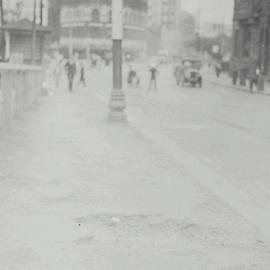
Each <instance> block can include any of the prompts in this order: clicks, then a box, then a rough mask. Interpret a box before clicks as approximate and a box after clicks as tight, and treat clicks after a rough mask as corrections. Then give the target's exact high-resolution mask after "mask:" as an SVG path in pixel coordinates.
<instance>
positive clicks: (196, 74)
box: [182, 59, 203, 87]
mask: <svg viewBox="0 0 270 270" xmlns="http://www.w3.org/2000/svg"><path fill="white" fill-rule="evenodd" d="M182 64H183V79H182V85H183V86H185V85H189V86H191V87H196V86H198V87H202V84H203V79H202V75H201V72H200V69H201V66H202V63H201V61H200V60H198V59H184V60H183V61H182Z"/></svg>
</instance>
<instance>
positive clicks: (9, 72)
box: [0, 63, 44, 131]
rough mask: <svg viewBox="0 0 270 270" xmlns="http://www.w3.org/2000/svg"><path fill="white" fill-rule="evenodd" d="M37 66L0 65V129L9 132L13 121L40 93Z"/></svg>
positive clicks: (39, 69) (40, 77)
mask: <svg viewBox="0 0 270 270" xmlns="http://www.w3.org/2000/svg"><path fill="white" fill-rule="evenodd" d="M43 81H44V72H43V69H42V68H41V67H39V66H29V65H14V64H4V63H1V64H0V129H1V130H4V131H9V130H11V129H12V127H13V120H14V118H15V117H17V116H20V115H21V114H22V113H23V110H24V109H26V108H28V107H29V106H31V105H32V104H33V103H34V102H35V100H36V99H37V97H38V95H39V94H40V93H41V91H42V85H43Z"/></svg>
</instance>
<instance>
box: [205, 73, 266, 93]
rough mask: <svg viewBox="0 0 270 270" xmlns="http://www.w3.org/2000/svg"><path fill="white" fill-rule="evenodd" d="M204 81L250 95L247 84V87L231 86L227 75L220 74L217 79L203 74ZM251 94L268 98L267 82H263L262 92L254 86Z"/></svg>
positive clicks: (212, 75) (230, 80) (213, 75)
mask: <svg viewBox="0 0 270 270" xmlns="http://www.w3.org/2000/svg"><path fill="white" fill-rule="evenodd" d="M205 80H206V81H207V82H211V83H212V84H214V85H218V86H223V87H226V88H229V89H233V90H238V91H242V92H245V93H248V94H249V93H250V89H249V85H248V84H249V83H248V82H247V86H240V85H232V79H231V78H230V77H229V76H228V75H227V74H221V75H220V77H219V78H216V76H215V74H209V73H206V74H205ZM252 94H258V95H264V96H270V84H269V82H265V89H264V90H263V91H260V90H257V88H256V86H255V85H254V88H253V92H252Z"/></svg>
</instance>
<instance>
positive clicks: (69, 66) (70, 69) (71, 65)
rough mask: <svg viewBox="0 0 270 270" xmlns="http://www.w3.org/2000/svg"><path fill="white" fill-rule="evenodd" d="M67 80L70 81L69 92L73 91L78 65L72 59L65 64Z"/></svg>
mask: <svg viewBox="0 0 270 270" xmlns="http://www.w3.org/2000/svg"><path fill="white" fill-rule="evenodd" d="M65 69H66V74H67V79H68V90H69V92H72V91H73V81H74V77H75V74H76V64H75V62H74V60H73V59H72V58H69V59H68V61H67V63H66V64H65Z"/></svg>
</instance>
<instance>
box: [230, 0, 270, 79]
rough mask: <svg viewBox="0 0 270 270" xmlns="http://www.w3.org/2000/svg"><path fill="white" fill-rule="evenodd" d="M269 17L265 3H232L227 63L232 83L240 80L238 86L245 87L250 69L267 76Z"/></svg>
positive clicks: (269, 5)
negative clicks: (257, 69)
mask: <svg viewBox="0 0 270 270" xmlns="http://www.w3.org/2000/svg"><path fill="white" fill-rule="evenodd" d="M269 16H270V1H269V0H235V6H234V19H233V20H234V22H233V57H232V63H231V69H232V72H233V75H234V83H236V82H237V79H240V83H241V84H245V79H246V77H248V75H249V73H250V70H252V69H254V68H259V69H260V72H261V74H263V75H268V76H269V74H270V68H269V60H270V59H269V58H270V42H269V34H270V32H269V30H270V20H269Z"/></svg>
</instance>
